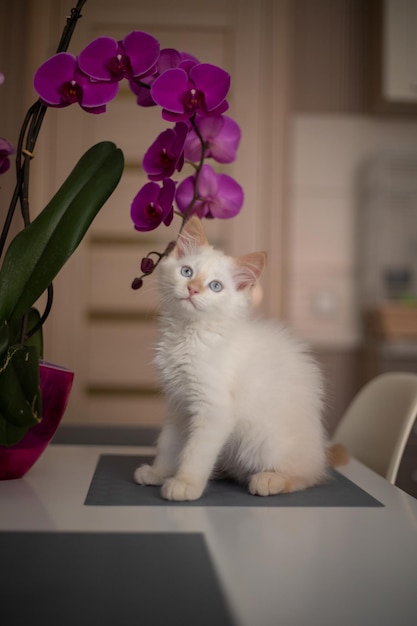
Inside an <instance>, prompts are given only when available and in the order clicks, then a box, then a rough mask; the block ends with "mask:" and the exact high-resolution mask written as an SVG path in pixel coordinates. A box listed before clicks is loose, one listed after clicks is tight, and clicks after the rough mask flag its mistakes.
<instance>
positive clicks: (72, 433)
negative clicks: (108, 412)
mask: <svg viewBox="0 0 417 626" xmlns="http://www.w3.org/2000/svg"><path fill="white" fill-rule="evenodd" d="M159 432H160V429H159V428H154V427H152V426H84V425H83V426H79V425H76V424H60V425H59V427H58V430H57V431H56V433H55V436H54V438H53V440H52V442H51V443H52V444H65V445H82V446H154V445H155V443H156V440H157V438H158V434H159Z"/></svg>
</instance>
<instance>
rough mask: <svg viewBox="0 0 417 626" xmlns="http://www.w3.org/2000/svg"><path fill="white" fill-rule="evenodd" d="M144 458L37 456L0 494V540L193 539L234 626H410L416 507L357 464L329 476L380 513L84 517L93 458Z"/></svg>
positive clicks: (179, 512)
mask: <svg viewBox="0 0 417 626" xmlns="http://www.w3.org/2000/svg"><path fill="white" fill-rule="evenodd" d="M148 452H149V448H139V447H127V446H123V447H116V446H111V447H110V446H108V447H107V446H77V445H51V446H49V448H48V449H47V450H46V452H45V453H44V455H43V457H42V458H41V459H40V460H39V461H38V463H37V464H36V465H35V466H34V467H33V468H32V469H31V470H30V472H29V473H28V474H27V475H26V476H25V477H24V478H23V479H21V480H14V481H2V482H0V531H25V530H31V531H41V530H44V531H45V530H46V531H76V532H78V531H92V532H104V531H112V532H172V531H174V532H185V533H187V532H200V533H203V534H204V536H205V538H206V541H207V545H208V547H209V550H210V553H211V556H212V559H213V561H214V565H215V568H216V571H217V575H218V577H219V579H220V582H221V585H222V587H223V589H224V591H225V593H226V597H227V599H228V602H229V604H230V606H231V609H232V612H233V614H234V615H235V617H236V620H237V623H238V625H239V626H275V625H277V624H280V625H281V624H282V625H283V626H291V625H294V626H304V625H308V626H315V625H316V624H317V626H319V625H320V626H326V625H329V626H362V625H363V626H373V625H375V626H385V625H386V626H392V625H393V624H398V625H399V626H408V625H410V626H415V624H417V500H415V499H414V498H412V497H411V496H409V495H407V494H406V493H404V492H402V491H401V490H399V489H397V488H396V487H393V486H392V485H390V484H389V483H388V482H386V481H385V480H384V479H382V478H380V477H379V476H377V475H376V474H374V473H373V472H371V471H370V470H368V469H367V468H365V467H364V466H362V465H361V464H360V463H358V462H356V461H354V460H352V461H351V462H350V463H349V465H347V466H346V467H344V468H340V471H341V473H342V474H344V475H345V476H346V477H347V478H349V479H350V480H352V481H353V482H355V483H356V484H357V485H359V486H360V487H361V488H362V489H364V490H365V491H367V492H368V493H369V494H371V495H372V496H374V497H375V498H377V499H378V500H379V501H380V502H382V503H383V504H384V505H385V506H384V507H383V508H382V507H381V508H366V507H357V508H356V507H355V508H344V507H343V508H331V507H318V508H315V507H278V508H257V507H250V508H246V507H236V508H233V507H230V508H229V507H204V506H202V507H194V508H186V507H181V506H178V507H175V508H173V507H166V508H165V507H161V506H159V507H136V506H124V507H118V506H85V505H84V500H85V496H86V494H87V491H88V488H89V486H90V482H91V478H92V475H93V473H94V470H95V467H96V464H97V461H98V458H99V456H100V454H106V453H107V454H138V455H140V454H146V453H148ZM196 626H197V625H196ZM213 626H215V625H213Z"/></svg>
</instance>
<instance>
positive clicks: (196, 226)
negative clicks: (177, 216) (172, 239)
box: [173, 215, 208, 259]
mask: <svg viewBox="0 0 417 626" xmlns="http://www.w3.org/2000/svg"><path fill="white" fill-rule="evenodd" d="M207 245H208V240H207V237H206V233H205V232H204V228H203V225H202V223H201V220H200V218H199V217H197V216H196V215H193V216H192V217H190V219H189V220H188V222H186V223H185V225H184V228H183V229H182V231H181V234H180V235H179V237H178V239H177V242H176V244H175V248H174V251H173V255H174V256H175V258H176V259H180V258H181V257H183V256H185V255H187V254H192V253H193V252H196V251H197V250H198V248H200V246H207Z"/></svg>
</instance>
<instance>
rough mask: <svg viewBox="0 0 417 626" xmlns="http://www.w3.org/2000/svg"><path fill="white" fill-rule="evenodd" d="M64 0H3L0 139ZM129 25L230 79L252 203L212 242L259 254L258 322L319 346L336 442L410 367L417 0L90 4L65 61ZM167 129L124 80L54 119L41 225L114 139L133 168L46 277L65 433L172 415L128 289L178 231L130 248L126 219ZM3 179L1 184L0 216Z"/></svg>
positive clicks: (151, 294) (37, 170) (41, 146)
mask: <svg viewBox="0 0 417 626" xmlns="http://www.w3.org/2000/svg"><path fill="white" fill-rule="evenodd" d="M74 4H75V2H74V0H73V2H71V0H13V2H10V1H7V0H0V70H1V71H2V72H3V73H4V74H5V77H6V81H5V83H4V85H3V86H2V87H1V91H0V135H1V136H3V137H7V138H8V139H9V140H10V141H12V142H13V143H16V142H17V133H18V128H19V125H20V122H21V120H22V118H23V115H24V113H25V110H26V108H27V106H28V105H29V104H30V103H31V102H32V101H33V100H34V98H35V94H34V92H33V89H32V76H33V73H34V71H35V69H36V68H37V67H38V66H39V65H40V64H41V63H42V62H43V61H44V60H45V59H46V58H47V57H48V56H50V55H51V54H53V52H54V50H55V48H56V45H57V43H58V40H59V37H60V33H61V30H62V27H63V24H64V22H65V16H66V15H68V13H69V11H70V9H71V7H72V6H73V5H74ZM132 30H145V31H147V32H149V33H151V34H153V35H154V36H156V37H157V38H158V39H159V40H160V42H161V45H162V47H174V48H178V49H180V50H184V51H187V52H191V53H192V54H194V55H195V56H197V57H198V58H199V59H200V61H202V62H210V63H214V64H216V65H220V66H222V67H224V68H225V69H226V70H228V71H229V72H230V73H231V75H232V90H231V95H230V99H229V101H230V115H231V116H232V117H233V118H234V119H236V121H237V122H238V123H239V124H240V126H241V128H242V133H243V138H242V143H241V148H240V150H239V152H238V159H237V161H236V163H234V164H233V165H231V166H225V167H224V169H223V171H225V172H227V173H229V174H230V175H232V176H234V177H235V178H236V179H237V180H238V181H239V182H240V183H241V184H242V186H243V187H244V189H245V195H246V199H245V205H244V208H243V210H242V213H241V215H240V216H239V217H237V218H235V219H233V220H231V221H230V222H224V221H223V222H213V223H210V225H209V233H210V235H211V237H212V239H213V241H214V242H215V243H216V244H218V245H221V246H223V247H224V248H225V249H226V250H227V251H228V252H230V253H232V254H234V253H244V252H249V251H251V250H255V249H265V250H267V251H268V256H269V268H268V272H267V275H266V276H265V279H264V282H263V288H264V299H263V302H262V305H261V308H262V312H263V314H265V315H268V316H273V317H279V318H281V319H283V320H285V321H286V322H287V323H288V324H289V325H290V326H291V327H293V329H294V331H295V332H296V333H297V334H298V335H299V336H301V337H303V338H305V339H306V340H307V341H308V342H309V343H310V344H311V346H312V349H313V351H314V353H315V354H316V355H317V358H318V359H319V361H320V362H321V364H322V367H323V370H324V373H325V376H326V380H327V391H328V394H327V395H328V399H327V409H326V422H327V425H328V428H329V430H330V431H332V430H333V428H334V426H335V424H336V423H337V421H338V420H339V418H340V416H341V415H342V414H343V411H344V409H345V408H346V406H347V404H348V403H349V401H350V399H351V398H352V396H353V395H354V394H355V393H356V391H357V390H358V389H359V388H360V387H361V386H362V385H363V384H364V382H365V381H366V380H368V379H369V378H370V377H372V376H375V375H376V374H378V373H380V372H383V371H388V370H407V371H417V285H416V276H417V220H416V217H417V0H366V1H365V0H257V1H256V2H255V1H254V0H211V1H210V3H207V2H205V1H204V0H176V2H172V1H168V0H159V1H158V2H149V1H148V0H146V1H145V0H118V2H117V3H114V2H112V1H110V0H88V1H87V3H86V5H85V7H84V10H83V18H82V19H81V20H80V22H79V25H78V26H77V29H76V33H75V35H74V37H73V40H72V43H71V45H70V48H69V51H70V52H73V53H74V54H77V52H78V51H79V50H80V49H81V48H82V47H83V46H84V45H85V44H87V43H88V42H89V41H91V39H93V38H94V37H97V36H100V35H110V36H114V37H115V38H117V39H122V38H123V37H124V36H125V34H127V33H128V32H130V31H132ZM168 125H169V124H168ZM168 125H167V124H166V123H165V122H163V120H161V118H160V112H159V109H158V110H156V109H152V110H146V109H140V108H139V107H137V106H136V104H135V99H134V97H133V95H132V94H131V93H130V92H129V90H128V89H127V88H126V86H124V87H123V90H122V91H121V93H120V94H119V96H118V98H117V99H116V100H115V101H113V102H112V103H110V105H109V106H108V112H107V113H106V114H105V115H100V116H93V115H88V114H87V113H85V112H83V111H82V110H81V109H80V108H79V107H76V106H73V107H70V108H68V109H61V110H59V111H56V110H50V111H48V113H47V116H46V119H45V123H44V127H43V129H42V132H41V136H40V139H39V142H38V146H37V148H36V152H35V158H34V159H33V168H32V169H33V172H32V182H31V192H30V193H31V205H32V211H33V212H34V213H35V214H36V212H37V210H39V209H40V208H42V207H43V206H44V205H45V204H46V202H47V201H48V199H49V198H50V197H51V195H52V194H53V193H54V190H56V188H57V185H58V184H59V182H60V181H62V180H63V178H64V177H65V176H66V175H67V173H68V172H69V170H70V169H71V168H72V166H73V165H74V164H75V162H76V160H77V159H78V158H79V157H80V156H81V154H82V153H83V152H84V151H85V150H86V149H87V148H88V147H89V146H90V145H92V144H93V143H95V142H96V141H98V140H101V139H110V140H112V141H115V143H117V144H118V145H119V146H120V147H121V148H122V149H123V150H124V152H125V157H126V169H125V173H124V176H123V179H122V183H121V184H120V186H119V188H118V190H117V191H116V193H115V194H114V196H113V197H112V198H111V199H110V201H109V202H108V204H107V205H106V207H105V208H104V210H103V211H102V213H101V214H100V215H99V216H98V218H97V220H96V222H95V224H94V226H93V228H92V229H91V232H90V233H89V235H88V237H87V239H86V241H85V242H84V243H83V245H82V246H81V248H80V249H79V251H77V253H76V255H74V258H73V259H72V260H71V262H70V263H68V265H67V266H66V267H65V269H64V271H63V272H62V273H61V274H60V276H59V278H58V280H57V281H56V284H55V292H56V296H55V304H54V309H53V313H52V315H51V317H50V319H49V320H48V323H47V327H46V329H45V335H46V337H45V342H46V357H47V358H48V359H50V360H53V361H55V362H59V363H61V364H62V365H66V366H68V367H72V368H74V370H75V372H76V383H75V388H74V393H73V394H72V398H71V402H70V405H69V408H68V411H67V415H66V418H65V420H66V422H67V423H73V424H81V423H82V424H107V425H109V424H110V425H114V424H117V425H142V426H144V427H152V428H154V427H156V428H157V427H158V425H159V424H160V422H161V420H162V418H163V413H164V401H163V399H162V398H161V397H160V395H159V390H158V387H157V383H156V379H155V375H154V372H153V369H152V365H151V356H152V342H153V340H154V338H155V311H156V309H157V297H156V293H155V286H154V284H153V282H152V280H150V281H148V284H147V285H146V287H145V288H144V289H143V290H140V291H138V292H134V291H132V290H131V289H130V284H131V281H132V279H133V278H134V277H135V276H137V275H138V273H139V264H140V259H141V257H142V256H143V255H144V254H146V252H148V251H150V250H151V249H160V247H161V246H163V245H164V244H165V243H166V242H167V241H169V240H170V239H172V238H173V236H175V232H176V229H177V228H178V224H175V225H174V228H171V229H165V227H162V228H161V229H159V230H158V231H155V232H154V233H150V234H149V235H143V234H138V233H136V232H135V231H134V230H133V228H132V226H131V223H130V218H129V208H130V202H131V200H132V198H133V196H134V195H135V193H136V192H137V190H138V189H139V188H140V187H141V186H142V185H143V183H144V182H145V181H146V178H145V176H144V174H143V171H142V170H141V159H142V156H143V154H144V151H145V150H146V148H147V147H148V146H149V145H150V143H151V142H152V141H153V139H154V138H155V137H156V135H157V134H158V133H159V132H161V131H162V130H164V129H165V128H166V127H167V126H168ZM187 175H188V174H187ZM12 182H13V181H12V174H11V173H9V174H8V175H5V176H2V178H1V189H0V210H1V214H2V215H4V213H5V211H6V207H7V199H8V198H9V195H10V193H11V188H12ZM16 227H17V224H16ZM158 246H159V248H158ZM410 475H411V474H410Z"/></svg>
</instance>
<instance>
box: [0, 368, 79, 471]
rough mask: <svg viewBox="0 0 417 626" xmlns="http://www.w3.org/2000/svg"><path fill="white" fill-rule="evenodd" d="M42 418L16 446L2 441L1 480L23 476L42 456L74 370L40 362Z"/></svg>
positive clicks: (61, 410) (57, 423)
mask: <svg viewBox="0 0 417 626" xmlns="http://www.w3.org/2000/svg"><path fill="white" fill-rule="evenodd" d="M39 376H40V387H41V393H42V413H43V416H42V420H41V421H40V423H39V424H36V425H35V426H32V427H31V428H30V429H29V430H28V432H27V433H26V435H25V436H24V437H23V439H21V440H20V441H19V442H18V443H16V444H15V445H13V446H10V447H9V446H2V445H0V480H10V479H12V478H21V477H22V476H24V475H25V474H26V472H28V471H29V470H30V468H31V467H32V466H33V465H34V464H35V463H36V461H37V460H38V459H39V457H40V456H41V454H42V453H43V451H44V450H45V448H46V447H47V445H48V444H49V442H50V441H51V439H52V437H53V436H54V434H55V431H56V429H57V428H58V426H59V423H60V421H61V419H62V417H63V415H64V412H65V409H66V406H67V404H68V399H69V395H70V392H71V387H72V381H73V379H74V372H73V371H71V370H68V369H65V368H61V367H59V366H57V365H52V364H51V363H46V362H44V361H43V362H41V363H39Z"/></svg>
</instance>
